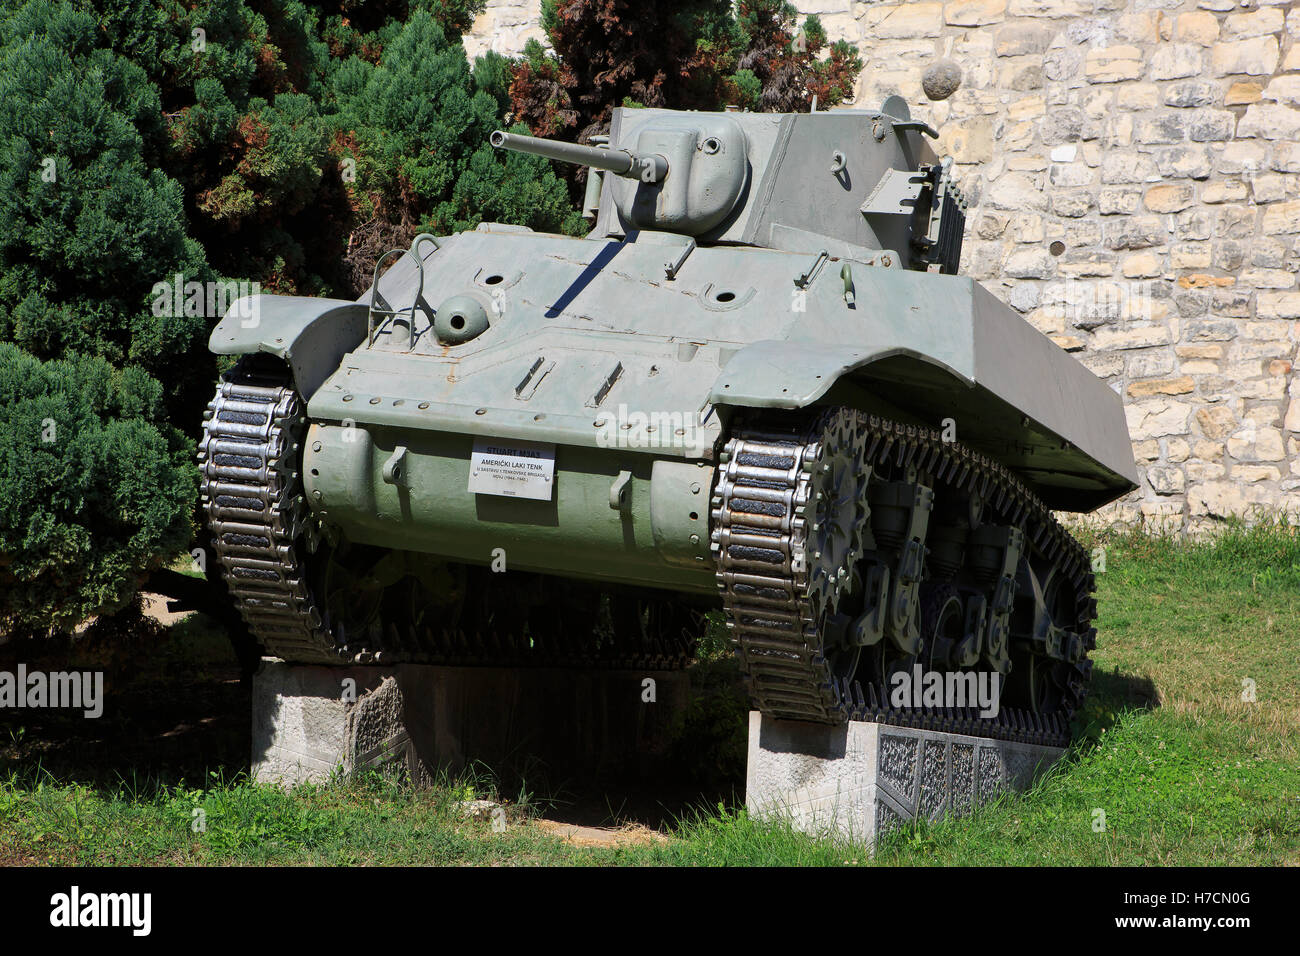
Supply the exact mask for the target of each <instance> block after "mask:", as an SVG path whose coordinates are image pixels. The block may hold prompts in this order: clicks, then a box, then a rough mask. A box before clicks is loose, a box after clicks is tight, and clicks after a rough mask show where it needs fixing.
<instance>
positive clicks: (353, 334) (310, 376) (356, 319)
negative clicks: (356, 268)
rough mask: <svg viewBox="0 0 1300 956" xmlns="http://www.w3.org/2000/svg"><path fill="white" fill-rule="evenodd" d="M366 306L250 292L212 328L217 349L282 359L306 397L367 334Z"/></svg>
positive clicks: (211, 346)
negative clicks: (254, 353)
mask: <svg viewBox="0 0 1300 956" xmlns="http://www.w3.org/2000/svg"><path fill="white" fill-rule="evenodd" d="M366 315H367V308H366V305H365V304H364V303H361V302H349V301H346V300H344V299H313V298H307V297H305V296H292V295H249V296H244V297H243V298H241V299H238V300H236V301H235V302H234V303H233V304H232V305H231V306H230V308H229V309H228V310H227V311H226V314H225V316H224V317H223V318H222V319H221V321H220V322H218V323H217V327H216V328H214V329H213V330H212V336H211V338H209V339H208V349H209V350H210V351H211V352H213V353H215V354H217V355H248V354H250V353H253V352H266V353H268V354H270V355H274V356H276V357H277V358H280V359H283V360H284V361H285V363H286V364H287V365H288V366H289V369H290V371H291V372H292V374H293V380H294V384H295V385H296V386H297V389H298V393H299V394H300V395H302V397H303V398H304V399H310V398H311V396H312V395H313V394H315V392H316V390H317V389H318V388H320V386H321V383H322V382H324V381H325V379H327V378H328V377H329V376H330V375H332V374H333V373H334V372H335V371H336V370H337V369H338V367H339V365H340V364H341V363H342V359H343V356H345V355H347V354H348V353H349V352H351V351H352V350H353V349H355V348H356V347H357V346H358V345H360V344H361V343H362V342H364V341H365V339H366V322H367V318H366Z"/></svg>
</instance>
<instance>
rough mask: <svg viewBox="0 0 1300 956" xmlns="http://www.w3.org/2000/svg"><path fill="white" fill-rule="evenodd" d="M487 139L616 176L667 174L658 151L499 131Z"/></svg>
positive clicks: (649, 178)
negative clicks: (601, 147) (635, 149)
mask: <svg viewBox="0 0 1300 956" xmlns="http://www.w3.org/2000/svg"><path fill="white" fill-rule="evenodd" d="M489 142H491V143H492V145H493V146H495V147H496V148H497V149H513V150H515V151H516V152H519V153H532V154H533V155H534V156H545V157H546V158H547V159H554V160H558V161H559V162H562V163H575V164H577V165H579V166H591V167H593V168H595V169H603V170H606V171H607V172H611V173H613V174H614V175H615V176H623V177H625V178H627V179H639V180H641V181H642V182H644V183H657V182H660V181H662V180H663V178H664V177H665V176H667V175H668V160H667V159H665V158H664V157H663V156H661V155H659V154H658V153H651V154H649V155H646V156H642V155H638V154H637V153H634V152H632V151H631V150H629V149H599V148H597V147H595V146H579V145H578V144H577V143H561V142H557V141H555V140H552V139H539V138H538V137H536V136H521V135H519V134H517V133H507V132H504V131H502V130H497V131H496V132H495V133H493V134H492V136H491V137H490V139H489Z"/></svg>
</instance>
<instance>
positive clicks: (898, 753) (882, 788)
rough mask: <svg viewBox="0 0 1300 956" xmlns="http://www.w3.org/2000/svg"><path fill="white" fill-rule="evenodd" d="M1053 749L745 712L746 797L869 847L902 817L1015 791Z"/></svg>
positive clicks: (1053, 755) (775, 813)
mask: <svg viewBox="0 0 1300 956" xmlns="http://www.w3.org/2000/svg"><path fill="white" fill-rule="evenodd" d="M1062 753H1064V750H1062V749H1061V748H1059V747H1040V746H1033V745H1030V744H1018V743H1011V742H1009V741H1005V740H990V739H987V738H983V737H968V736H965V735H962V734H945V733H938V732H936V731H927V730H914V729H911V728H907V727H893V726H890V725H888V724H876V723H863V722H853V723H850V724H846V725H844V726H841V727H831V726H827V725H825V724H814V723H803V722H800V721H789V720H775V719H773V718H765V717H763V715H762V714H760V713H758V712H757V711H753V712H751V713H750V715H749V766H748V771H747V773H746V780H745V803H746V806H747V807H748V808H749V811H750V813H752V814H754V815H756V816H759V817H766V818H773V817H788V818H789V819H790V820H791V822H792V823H793V825H794V826H795V828H796V829H799V830H801V831H803V832H806V833H812V834H816V835H819V836H820V835H827V834H836V835H839V836H842V837H846V838H848V839H852V840H855V841H858V842H862V843H866V844H868V845H872V846H874V844H875V842H876V838H877V836H878V835H880V834H882V833H885V832H887V831H888V830H889V829H891V828H893V827H896V826H899V825H901V824H902V823H903V822H904V821H906V820H914V819H925V820H930V821H933V820H937V819H939V818H940V817H941V816H944V815H945V814H956V815H961V814H963V813H967V812H969V811H970V810H971V809H972V808H974V807H975V806H976V805H978V804H980V803H983V802H985V801H987V800H989V799H991V798H992V797H993V796H995V795H996V794H998V793H1002V792H1004V791H1013V792H1019V791H1022V790H1024V789H1025V788H1027V787H1028V786H1029V784H1030V783H1031V782H1032V781H1033V779H1034V777H1035V776H1036V775H1037V774H1040V773H1042V772H1043V771H1045V770H1046V769H1047V768H1049V767H1050V766H1051V765H1052V764H1053V763H1055V762H1056V760H1057V759H1058V758H1059V757H1060V756H1061V754H1062Z"/></svg>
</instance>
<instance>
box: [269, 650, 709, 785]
mask: <svg viewBox="0 0 1300 956" xmlns="http://www.w3.org/2000/svg"><path fill="white" fill-rule="evenodd" d="M647 681H652V682H653V684H647ZM689 690H690V687H689V681H688V679H687V676H686V674H685V673H682V672H665V671H647V672H634V671H593V670H587V671H579V670H562V669H537V670H523V669H507V668H492V667H436V666H429V665H414V664H411V665H408V664H402V665H396V666H388V667H312V666H301V665H294V664H286V663H284V662H283V661H279V660H270V659H267V660H264V661H263V662H262V666H261V668H260V669H259V670H258V672H257V675H256V676H255V677H254V680H253V754H252V761H253V774H254V777H255V778H256V779H258V780H261V781H268V782H274V783H279V784H282V785H285V786H292V785H293V784H295V783H299V782H303V781H316V782H319V781H323V780H325V779H327V778H328V777H329V775H330V774H331V773H333V772H334V771H335V770H336V769H341V770H342V771H343V772H344V773H351V772H353V771H354V770H356V769H358V768H365V767H370V768H387V769H389V770H394V771H397V772H398V773H399V774H401V775H403V776H405V778H406V779H408V780H410V781H411V782H413V783H415V784H417V785H423V784H427V783H429V782H430V781H431V779H432V776H433V773H432V771H435V770H438V769H446V770H451V771H455V770H460V769H463V768H464V767H466V766H468V765H469V764H471V763H478V764H481V765H483V766H485V767H487V768H490V769H491V770H493V771H505V770H508V769H511V768H519V767H523V766H527V767H530V768H532V769H534V770H536V771H538V772H541V773H546V774H551V775H554V776H555V777H557V778H560V779H568V778H570V777H572V778H596V777H599V776H602V775H622V774H627V775H637V774H642V773H649V772H653V769H654V767H655V765H656V764H657V762H658V760H659V759H660V758H661V757H662V755H663V754H664V753H665V751H666V750H667V748H668V746H669V744H670V742H671V734H672V730H673V724H674V719H675V718H676V717H677V716H679V715H680V714H681V713H682V711H683V710H684V709H685V706H686V703H687V700H688V694H689ZM651 696H653V700H651V699H648V698H649V697H651Z"/></svg>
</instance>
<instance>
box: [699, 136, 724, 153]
mask: <svg viewBox="0 0 1300 956" xmlns="http://www.w3.org/2000/svg"><path fill="white" fill-rule="evenodd" d="M700 148H701V149H703V150H704V151H705V152H706V153H708V154H709V155H710V156H712V155H713V154H714V153H716V152H717V151H718V150H720V149H722V140H720V139H718V137H716V136H710V137H709V138H708V139H706V140H705V141H704V142H703V143H702V144H701V145H700Z"/></svg>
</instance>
